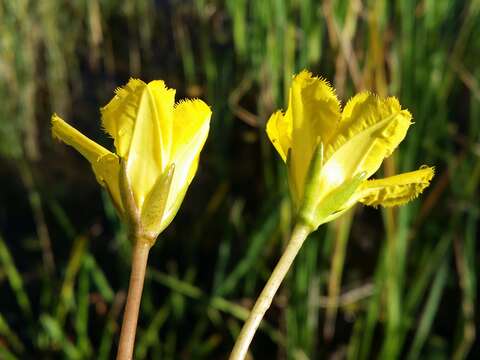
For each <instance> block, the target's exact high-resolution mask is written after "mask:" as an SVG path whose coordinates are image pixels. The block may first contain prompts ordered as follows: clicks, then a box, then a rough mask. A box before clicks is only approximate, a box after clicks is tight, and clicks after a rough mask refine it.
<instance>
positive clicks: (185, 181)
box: [162, 100, 212, 230]
mask: <svg viewBox="0 0 480 360" xmlns="http://www.w3.org/2000/svg"><path fill="white" fill-rule="evenodd" d="M211 115H212V111H211V110H210V108H209V107H208V105H207V104H205V103H204V102H203V101H201V100H186V101H181V102H179V103H178V104H176V105H175V109H174V111H173V133H174V142H173V145H172V154H171V163H172V164H174V165H175V171H174V173H173V179H172V184H171V187H170V196H169V198H168V201H167V206H166V208H165V213H164V218H165V219H166V220H165V222H164V223H162V226H163V228H164V227H166V226H168V224H169V223H170V221H171V220H172V219H173V217H174V216H175V214H176V213H177V211H178V209H179V207H180V204H181V203H182V201H183V198H184V196H185V193H186V191H187V189H188V186H189V185H190V183H191V182H192V179H193V177H194V176H195V173H196V171H197V167H198V160H199V157H200V152H201V150H202V148H203V145H204V144H205V141H206V140H207V136H208V131H209V129H210V118H211ZM162 230H163V229H162Z"/></svg>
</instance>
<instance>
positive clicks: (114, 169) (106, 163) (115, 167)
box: [52, 114, 122, 212]
mask: <svg viewBox="0 0 480 360" xmlns="http://www.w3.org/2000/svg"><path fill="white" fill-rule="evenodd" d="M52 134H53V136H54V137H56V138H58V139H60V140H62V141H63V142H64V143H66V144H68V145H70V146H72V147H73V148H75V150H77V151H78V152H79V153H80V154H82V155H83V157H85V158H86V159H87V160H88V161H89V162H90V164H91V165H92V169H93V172H94V173H95V177H96V178H97V181H98V182H99V183H100V184H101V185H102V186H105V187H106V188H107V190H108V192H109V193H110V195H111V197H112V199H113V202H114V204H115V206H116V207H117V209H119V211H120V212H121V209H122V201H121V198H120V190H119V185H118V174H119V170H120V166H119V161H118V156H117V155H115V154H113V153H111V152H110V151H108V150H107V149H105V148H104V147H103V146H101V145H99V144H97V143H96V142H95V141H92V140H90V139H89V138H88V137H86V136H85V135H83V134H82V133H81V132H80V131H78V130H77V129H75V128H74V127H72V126H70V125H68V124H67V123H66V122H65V121H64V120H62V119H61V118H60V117H59V116H57V115H56V114H53V115H52Z"/></svg>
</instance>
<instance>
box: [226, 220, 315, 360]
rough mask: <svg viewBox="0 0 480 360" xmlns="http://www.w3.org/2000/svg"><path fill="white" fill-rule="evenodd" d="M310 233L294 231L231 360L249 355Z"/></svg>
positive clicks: (302, 229) (299, 227) (304, 229)
mask: <svg viewBox="0 0 480 360" xmlns="http://www.w3.org/2000/svg"><path fill="white" fill-rule="evenodd" d="M310 232H311V229H310V228H309V227H308V226H306V225H304V224H297V225H296V226H295V228H294V229H293V232H292V236H291V238H290V241H289V242H288V245H287V247H286V248H285V251H284V252H283V255H282V257H281V258H280V260H279V261H278V264H277V266H275V269H274V270H273V272H272V275H270V278H269V279H268V281H267V284H266V285H265V287H264V288H263V290H262V292H261V293H260V295H259V297H258V298H257V301H256V302H255V305H254V306H253V309H252V310H251V311H250V315H249V316H248V319H247V321H246V322H245V324H244V325H243V328H242V331H240V335H238V338H237V340H236V342H235V346H234V347H233V350H232V353H231V354H230V358H229V359H230V360H243V359H244V358H245V356H246V355H247V351H248V348H249V346H250V343H251V342H252V339H253V336H254V335H255V332H256V331H257V328H258V326H259V325H260V322H261V321H262V318H263V316H264V315H265V312H266V311H267V310H268V308H269V307H270V304H271V303H272V300H273V297H274V296H275V293H276V292H277V290H278V288H279V287H280V284H281V283H282V281H283V279H284V278H285V275H287V272H288V270H289V269H290V266H291V265H292V263H293V260H294V259H295V257H296V256H297V254H298V252H299V250H300V248H301V247H302V245H303V242H304V241H305V239H306V238H307V236H308V234H310Z"/></svg>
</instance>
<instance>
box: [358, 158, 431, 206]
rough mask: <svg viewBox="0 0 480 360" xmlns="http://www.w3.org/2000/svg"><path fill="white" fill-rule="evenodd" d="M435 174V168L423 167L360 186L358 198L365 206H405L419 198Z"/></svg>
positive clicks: (370, 181) (369, 181)
mask: <svg viewBox="0 0 480 360" xmlns="http://www.w3.org/2000/svg"><path fill="white" fill-rule="evenodd" d="M434 174H435V169H434V168H433V167H427V166H422V167H420V169H419V170H416V171H411V172H407V173H403V174H399V175H395V176H390V177H387V178H384V179H379V180H368V181H366V182H364V183H363V184H362V185H360V188H359V189H358V193H357V196H358V197H359V201H360V202H362V203H363V204H365V205H370V206H378V205H382V206H385V207H389V206H397V205H403V204H405V203H407V202H409V201H411V200H413V199H415V198H417V197H418V196H419V195H420V194H421V193H422V192H423V190H424V189H425V188H427V187H428V186H429V185H430V181H431V180H432V178H433V176H434Z"/></svg>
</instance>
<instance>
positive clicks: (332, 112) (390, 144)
mask: <svg viewBox="0 0 480 360" xmlns="http://www.w3.org/2000/svg"><path fill="white" fill-rule="evenodd" d="M411 119H412V116H411V114H410V113H409V112H408V110H405V109H402V108H401V106H400V104H399V102H398V100H397V99H396V98H394V97H389V98H386V99H381V98H379V97H378V96H376V95H374V94H371V93H369V92H362V93H359V94H357V95H355V96H354V97H353V98H352V99H350V100H349V101H348V102H347V104H346V106H345V107H344V109H343V111H342V110H341V107H340V102H339V101H338V99H337V97H336V95H335V91H334V89H333V88H332V87H331V86H330V85H329V84H328V82H326V81H325V80H323V79H320V78H317V77H313V76H312V74H311V73H309V72H308V71H303V72H301V73H300V74H298V75H296V76H295V77H294V78H293V82H292V85H291V88H290V96H289V103H288V108H287V111H286V112H285V113H283V112H281V111H277V112H275V113H274V114H273V115H272V116H271V117H270V119H269V120H268V123H267V134H268V137H269V138H270V140H271V142H272V143H273V145H274V147H275V149H276V150H277V151H278V153H279V154H280V156H281V157H282V159H283V161H285V162H286V163H287V167H288V178H289V186H290V192H291V194H292V198H293V202H294V204H295V207H296V208H297V210H298V211H299V215H300V217H301V218H302V219H303V221H305V222H307V223H308V224H309V225H311V226H312V227H313V228H316V227H318V226H319V225H320V224H322V223H325V222H328V221H331V220H333V219H334V218H336V217H338V216H339V215H340V214H342V213H343V212H344V211H346V210H347V209H348V208H350V207H351V206H353V205H354V204H355V203H356V202H362V203H364V204H367V205H373V206H376V205H383V206H393V205H401V204H403V203H406V202H408V201H409V200H411V199H413V198H415V197H417V196H418V195H419V194H420V193H421V192H422V191H423V189H425V188H426V187H427V186H428V185H429V183H430V180H431V179H432V177H433V174H434V171H433V168H431V167H425V166H422V167H421V168H420V169H419V170H417V171H413V172H409V173H405V174H400V175H396V176H392V177H388V178H385V179H382V180H366V179H368V178H369V177H370V176H372V175H373V174H374V173H375V172H376V171H377V170H378V169H379V167H380V166H381V164H382V162H383V159H384V158H386V157H388V156H390V154H391V153H392V152H393V151H394V150H395V148H396V147H397V146H398V144H399V143H400V142H401V141H402V140H403V139H404V137H405V135H406V134H407V130H408V128H409V126H410V125H411Z"/></svg>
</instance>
